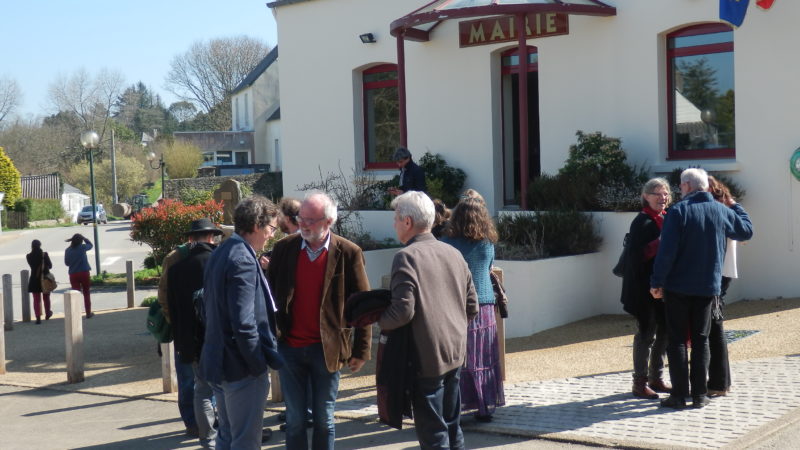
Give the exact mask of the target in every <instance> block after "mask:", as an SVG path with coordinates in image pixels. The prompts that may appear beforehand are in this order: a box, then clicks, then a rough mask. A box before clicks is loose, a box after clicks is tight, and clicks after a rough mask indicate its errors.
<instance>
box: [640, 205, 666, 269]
mask: <svg viewBox="0 0 800 450" xmlns="http://www.w3.org/2000/svg"><path fill="white" fill-rule="evenodd" d="M642 212H643V213H645V214H647V216H648V217H650V218H651V219H653V222H655V223H656V226H657V227H658V231H659V232H660V231H661V227H663V226H664V214H666V213H667V212H666V211H661V212H659V211H656V210H655V209H653V208H651V207H650V206H645V207H644V208H643V209H642ZM659 234H660V233H659ZM660 242H661V237H658V238H656V239H655V240H653V241H651V242H648V243H647V244H646V245H645V246H644V260H645V261H649V260H651V259H653V258H655V256H656V253H658V244H659V243H660Z"/></svg>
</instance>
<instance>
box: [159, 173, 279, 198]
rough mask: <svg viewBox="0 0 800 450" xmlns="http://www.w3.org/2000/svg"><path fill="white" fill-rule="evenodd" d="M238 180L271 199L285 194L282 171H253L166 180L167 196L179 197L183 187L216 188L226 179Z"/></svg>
mask: <svg viewBox="0 0 800 450" xmlns="http://www.w3.org/2000/svg"><path fill="white" fill-rule="evenodd" d="M230 179H233V180H236V181H238V182H239V183H241V184H242V185H246V186H250V188H251V189H252V190H253V193H254V194H261V195H263V196H265V197H267V198H269V199H272V200H276V201H277V200H278V199H280V198H281V197H282V196H283V177H282V174H281V172H265V173H253V174H249V175H231V176H224V177H200V178H181V179H178V180H165V181H164V182H165V184H166V186H165V188H164V190H165V192H166V197H167V198H179V195H178V194H179V193H180V191H181V190H182V189H185V188H193V189H199V190H204V191H207V190H214V189H215V188H217V187H218V186H219V185H220V184H222V182H223V181H225V180H230Z"/></svg>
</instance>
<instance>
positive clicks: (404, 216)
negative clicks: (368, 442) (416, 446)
mask: <svg viewBox="0 0 800 450" xmlns="http://www.w3.org/2000/svg"><path fill="white" fill-rule="evenodd" d="M392 207H393V208H394V210H395V217H394V229H395V232H396V233H397V238H398V239H399V240H400V242H402V243H403V244H405V245H406V247H405V248H403V249H402V250H400V251H399V252H398V253H397V254H396V255H395V257H394V262H393V263H392V281H391V291H392V303H391V305H390V306H389V307H388V308H387V309H386V311H384V313H383V315H382V316H381V318H380V321H379V322H378V324H379V325H380V327H381V329H382V330H393V329H395V328H399V327H401V326H403V325H406V324H408V323H410V324H411V334H412V336H413V338H414V342H415V345H416V347H417V349H418V350H422V351H417V354H418V356H419V361H418V365H417V375H416V379H415V380H414V397H413V400H412V405H413V409H414V425H415V427H416V432H417V439H418V440H419V443H420V446H421V447H422V448H423V449H425V448H451V449H460V448H464V436H463V433H462V432H461V425H460V423H459V422H460V416H461V393H460V390H459V385H458V384H459V377H460V374H461V366H462V365H463V364H464V358H465V357H466V354H467V322H468V321H470V320H472V319H473V318H475V316H476V315H477V314H478V296H477V294H476V292H475V286H474V285H473V283H472V275H471V274H470V271H469V267H468V266H467V263H466V262H465V261H464V258H463V257H462V256H461V253H460V252H459V251H458V250H456V249H455V247H452V246H450V245H447V244H445V243H443V242H440V241H438V240H437V239H436V238H434V237H433V235H432V234H431V232H430V231H431V226H433V218H434V215H435V212H434V207H433V202H432V201H431V199H430V198H429V197H428V196H427V195H425V194H424V193H422V192H418V191H411V192H406V193H405V194H402V195H400V196H398V197H397V198H396V199H394V201H392Z"/></svg>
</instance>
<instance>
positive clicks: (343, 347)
mask: <svg viewBox="0 0 800 450" xmlns="http://www.w3.org/2000/svg"><path fill="white" fill-rule="evenodd" d="M302 241H303V238H302V237H301V236H300V234H299V233H297V234H293V235H291V236H288V237H286V238H284V239H281V240H280V241H278V243H277V244H275V248H273V250H272V256H271V258H270V262H269V268H268V269H267V278H268V279H269V284H270V287H271V288H272V295H273V297H274V298H275V305H276V306H277V308H278V313H277V322H278V339H283V336H285V335H286V334H287V333H288V331H289V326H290V325H291V312H292V308H291V306H292V298H293V297H294V286H295V282H296V280H295V269H296V268H297V255H298V254H299V253H300V245H301V243H302ZM300 281H301V282H302V280H300ZM368 290H369V280H368V279H367V271H366V269H365V267H364V254H363V253H362V252H361V248H359V247H358V246H357V245H356V244H354V243H352V242H350V241H348V240H347V239H345V238H343V237H340V236H337V235H335V234H333V233H331V243H330V246H329V247H328V265H327V269H326V271H325V281H324V283H323V286H322V305H321V308H322V310H321V311H320V328H321V329H320V335H321V337H322V350H323V352H324V353H325V364H326V366H327V368H328V371H329V372H331V373H333V372H336V371H337V370H339V369H341V368H342V367H343V366H344V365H345V364H346V363H347V360H348V359H350V357H355V358H359V359H363V360H368V359H370V345H371V341H372V328H371V327H369V326H366V327H362V328H355V329H354V328H351V327H348V326H347V321H346V320H345V318H344V306H345V302H346V301H347V297H349V296H350V294H353V293H355V292H361V291H368ZM354 331H355V332H354ZM354 335H355V336H354Z"/></svg>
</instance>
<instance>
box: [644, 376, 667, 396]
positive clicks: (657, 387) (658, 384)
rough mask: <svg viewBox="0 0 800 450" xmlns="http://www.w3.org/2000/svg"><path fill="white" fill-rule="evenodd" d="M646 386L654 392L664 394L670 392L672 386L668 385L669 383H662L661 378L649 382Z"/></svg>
mask: <svg viewBox="0 0 800 450" xmlns="http://www.w3.org/2000/svg"><path fill="white" fill-rule="evenodd" d="M648 384H649V385H650V387H651V388H652V389H653V390H654V391H656V392H664V393H665V394H669V393H670V392H672V385H671V384H670V383H669V381H664V379H663V378H659V379H657V380H650V381H649V382H648Z"/></svg>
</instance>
